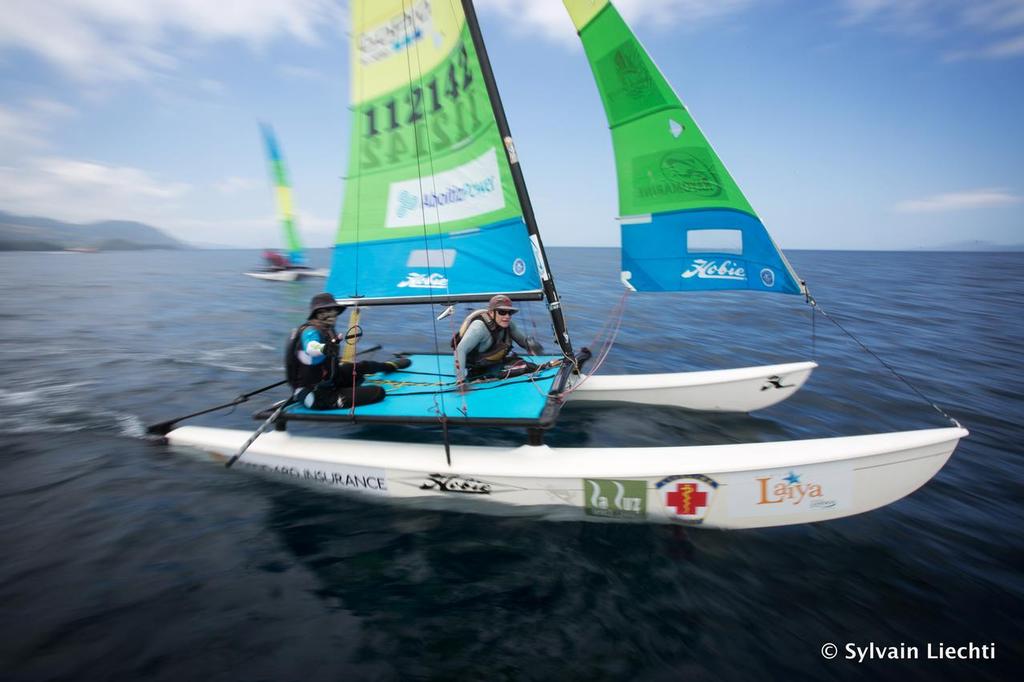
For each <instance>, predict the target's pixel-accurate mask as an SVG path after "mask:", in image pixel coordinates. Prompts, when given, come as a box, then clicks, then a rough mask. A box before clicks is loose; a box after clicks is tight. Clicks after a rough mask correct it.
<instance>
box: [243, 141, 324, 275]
mask: <svg viewBox="0 0 1024 682" xmlns="http://www.w3.org/2000/svg"><path fill="white" fill-rule="evenodd" d="M260 132H261V133H262V135H263V142H264V145H265V147H266V151H267V162H268V164H269V166H270V177H271V180H272V181H273V183H274V195H275V197H276V200H277V213H278V216H279V217H280V220H281V229H282V231H283V232H284V241H285V244H286V245H287V246H288V254H287V255H284V254H281V253H278V252H276V251H272V250H269V249H268V250H266V251H264V252H263V260H264V262H265V263H264V267H263V268H262V269H260V270H254V271H252V272H247V273H245V274H247V275H249V276H250V277H256V278H257V279H269V280H273V281H277V282H294V281H295V280H297V279H301V278H306V277H326V276H327V270H325V269H323V268H312V267H310V266H309V261H308V259H307V258H306V251H305V249H303V248H302V242H301V241H300V239H299V231H298V228H297V227H296V226H295V214H294V213H293V212H292V189H291V186H290V185H289V184H288V176H287V174H286V172H285V168H284V159H283V158H282V156H281V150H280V148H279V147H278V145H277V138H276V137H275V136H274V131H273V129H272V128H271V127H270V126H269V125H267V124H265V123H261V124H260Z"/></svg>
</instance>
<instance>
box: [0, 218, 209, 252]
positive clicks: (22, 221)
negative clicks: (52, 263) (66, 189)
mask: <svg viewBox="0 0 1024 682" xmlns="http://www.w3.org/2000/svg"><path fill="white" fill-rule="evenodd" d="M190 248H193V247H192V246H190V245H189V244H186V243H185V242H182V241H179V240H177V239H175V238H174V237H171V236H169V235H167V234H164V233H163V232H161V231H160V230H158V229H157V228H155V227H152V226H150V225H146V224H143V223H136V222H132V221H129V220H104V221H101V222H96V223H87V224H78V223H65V222H61V221H60V220H51V219H50V218H39V217H34V216H18V215H12V214H10V213H5V212H3V211H0V251H62V250H64V249H89V250H92V249H96V250H99V251H136V250H140V249H190Z"/></svg>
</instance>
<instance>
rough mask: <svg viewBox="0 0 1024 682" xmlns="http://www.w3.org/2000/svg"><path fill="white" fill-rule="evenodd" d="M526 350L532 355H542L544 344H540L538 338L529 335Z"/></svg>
mask: <svg viewBox="0 0 1024 682" xmlns="http://www.w3.org/2000/svg"><path fill="white" fill-rule="evenodd" d="M526 352H527V353H529V354H530V355H540V354H541V353H543V352H544V346H542V345H540V342H539V341H537V339H535V338H533V337H532V336H529V337H527V338H526Z"/></svg>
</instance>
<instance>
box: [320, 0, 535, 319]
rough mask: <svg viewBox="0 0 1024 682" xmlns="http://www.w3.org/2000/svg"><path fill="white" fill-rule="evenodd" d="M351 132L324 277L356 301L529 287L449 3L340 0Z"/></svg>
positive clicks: (469, 61) (502, 164)
mask: <svg viewBox="0 0 1024 682" xmlns="http://www.w3.org/2000/svg"><path fill="white" fill-rule="evenodd" d="M351 46H352V47H351V57H350V61H351V73H352V79H351V102H352V136H351V150H350V156H349V171H348V176H347V178H346V179H345V198H344V205H343V209H342V215H341V224H340V226H339V229H338V236H337V240H336V245H335V247H334V256H333V260H332V265H331V276H330V279H329V280H328V282H327V287H328V290H329V291H330V292H331V293H333V294H334V295H335V296H337V297H339V298H355V297H359V298H361V299H363V300H364V301H365V302H374V301H377V302H417V301H433V300H444V301H458V300H482V299H486V298H487V297H489V296H490V295H491V294H493V293H498V292H501V293H505V294H509V295H510V296H512V297H513V298H540V297H541V279H540V274H539V271H540V269H539V268H538V262H540V263H542V262H543V261H542V260H541V258H542V255H541V254H539V253H538V250H539V249H538V247H537V244H536V243H535V242H533V241H532V240H531V239H530V237H529V235H528V233H527V230H526V227H525V223H524V217H523V209H522V206H521V204H520V201H519V199H518V197H517V193H516V187H515V185H514V183H513V177H512V172H511V169H510V165H509V161H508V156H507V154H506V150H505V145H504V143H503V141H502V136H501V134H500V133H499V129H498V126H497V123H496V120H495V116H494V113H493V110H492V108H491V104H490V102H489V100H488V92H487V88H486V86H485V82H484V77H483V74H482V72H481V65H480V59H479V56H478V53H477V50H476V48H475V47H474V42H473V40H472V37H471V35H470V32H469V28H468V26H467V21H466V15H465V12H464V11H463V9H462V7H461V6H460V5H459V4H458V3H454V2H450V3H449V2H444V3H437V2H430V1H429V0H414V1H413V2H409V0H386V1H385V0H353V2H352V40H351Z"/></svg>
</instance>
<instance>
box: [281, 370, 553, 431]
mask: <svg viewBox="0 0 1024 682" xmlns="http://www.w3.org/2000/svg"><path fill="white" fill-rule="evenodd" d="M405 357H407V358H409V360H411V361H412V364H411V365H410V366H409V367H407V368H405V369H403V370H398V371H396V372H392V373H391V374H371V375H367V377H366V381H365V384H366V385H379V386H382V387H383V388H384V390H385V391H387V397H386V398H385V399H384V400H383V401H381V402H379V403H374V404H372V405H360V406H358V407H356V408H355V409H354V410H352V409H337V410H311V409H309V408H307V407H305V406H302V405H292V406H291V407H289V408H288V409H287V410H285V412H284V414H283V415H282V416H283V418H284V419H285V420H289V421H290V420H302V421H356V422H400V423H410V422H412V423H416V422H419V423H437V422H438V421H439V420H440V419H441V418H442V417H444V418H445V419H446V420H447V421H449V422H455V423H467V424H469V423H479V424H482V425H486V424H508V425H520V424H521V425H526V426H542V427H543V426H547V425H549V424H550V423H552V422H553V421H554V419H555V417H556V416H557V414H558V408H559V407H560V403H559V401H558V400H557V399H555V396H557V394H558V393H559V392H561V390H562V388H563V387H564V383H565V379H567V378H568V372H569V371H570V367H569V366H563V365H562V364H556V365H554V366H546V365H547V363H549V362H551V361H555V360H558V359H560V357H561V356H557V355H531V356H522V357H523V358H524V359H525V360H527V361H530V362H533V363H534V364H537V365H539V366H540V367H541V369H539V370H537V371H535V372H533V373H531V374H524V375H522V376H517V377H511V378H508V379H497V378H491V377H482V378H479V379H475V380H471V381H470V382H468V383H467V387H468V390H467V391H466V392H465V393H459V392H458V390H456V389H457V387H456V382H455V364H454V358H453V357H452V355H451V354H447V355H435V354H426V353H423V354H410V355H406V356H405ZM552 389H555V390H554V391H553V390H552Z"/></svg>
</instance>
